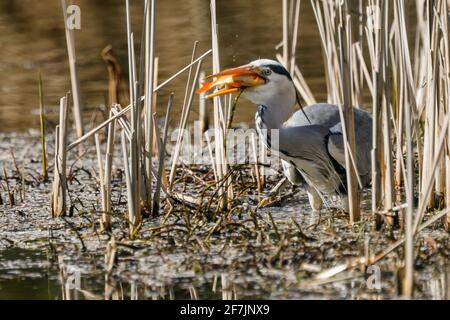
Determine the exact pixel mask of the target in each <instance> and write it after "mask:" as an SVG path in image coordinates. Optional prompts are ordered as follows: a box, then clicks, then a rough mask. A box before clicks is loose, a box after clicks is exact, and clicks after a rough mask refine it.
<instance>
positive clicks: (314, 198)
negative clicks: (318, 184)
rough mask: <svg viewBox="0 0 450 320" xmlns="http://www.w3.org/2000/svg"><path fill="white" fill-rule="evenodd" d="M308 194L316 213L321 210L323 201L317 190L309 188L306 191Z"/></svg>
mask: <svg viewBox="0 0 450 320" xmlns="http://www.w3.org/2000/svg"><path fill="white" fill-rule="evenodd" d="M306 193H307V194H308V199H309V204H310V205H311V208H312V209H313V210H315V211H319V210H321V209H322V205H323V201H322V198H321V197H320V195H319V193H318V192H317V190H316V189H314V188H313V187H311V186H309V187H308V189H307V190H306Z"/></svg>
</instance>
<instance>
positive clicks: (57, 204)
mask: <svg viewBox="0 0 450 320" xmlns="http://www.w3.org/2000/svg"><path fill="white" fill-rule="evenodd" d="M69 99H70V93H67V94H66V96H65V97H62V98H61V100H60V107H59V125H58V126H56V131H55V135H56V138H55V145H56V146H57V148H56V151H55V164H54V168H55V172H54V178H53V192H52V216H53V217H62V216H65V214H66V198H67V180H66V158H67V109H68V105H69Z"/></svg>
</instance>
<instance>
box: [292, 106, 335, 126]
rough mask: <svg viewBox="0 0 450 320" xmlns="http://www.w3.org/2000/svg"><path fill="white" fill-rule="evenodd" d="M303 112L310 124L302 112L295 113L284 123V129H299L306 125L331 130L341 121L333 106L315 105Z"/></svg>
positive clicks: (304, 109)
mask: <svg viewBox="0 0 450 320" xmlns="http://www.w3.org/2000/svg"><path fill="white" fill-rule="evenodd" d="M303 111H304V112H305V114H306V115H307V116H308V119H309V120H310V121H311V123H309V122H308V119H306V117H305V115H304V114H303V112H302V110H298V111H296V112H295V113H294V114H293V115H292V116H291V118H290V119H289V120H288V121H287V122H286V123H285V126H286V127H299V126H306V125H311V124H312V125H321V126H324V127H326V128H331V127H332V126H334V125H336V124H337V123H339V122H340V121H341V119H340V116H339V108H338V106H336V105H334V104H328V103H317V104H312V105H309V106H306V107H304V108H303Z"/></svg>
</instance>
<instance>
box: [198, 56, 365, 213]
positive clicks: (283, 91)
mask: <svg viewBox="0 0 450 320" xmlns="http://www.w3.org/2000/svg"><path fill="white" fill-rule="evenodd" d="M208 78H213V81H210V82H205V83H204V84H203V87H202V88H201V89H200V91H208V90H211V89H212V88H216V87H217V88H219V89H220V90H217V91H215V92H214V93H212V94H210V95H209V96H208V97H214V96H218V95H223V94H229V93H233V92H239V91H242V96H243V97H245V98H247V99H248V100H250V101H251V102H252V103H254V104H255V105H256V115H255V124H256V130H257V132H258V134H259V136H260V138H262V139H264V142H265V145H266V146H267V147H268V148H271V149H272V150H273V151H275V152H276V153H277V154H278V155H279V156H280V158H281V159H282V166H283V172H284V174H285V176H286V177H287V179H288V180H289V181H290V182H291V183H292V184H294V185H296V184H300V183H301V182H302V178H303V179H304V181H305V182H306V183H307V185H308V187H307V194H308V198H309V202H310V204H311V207H312V208H313V210H320V209H321V208H322V206H323V201H324V199H325V198H324V196H330V195H338V196H340V197H341V199H345V197H346V196H347V192H346V169H345V167H346V165H345V149H344V141H343V134H342V123H341V117H340V111H339V106H337V105H333V104H328V103H318V104H314V105H310V106H307V107H304V108H302V107H301V106H300V103H299V95H298V92H297V90H296V88H295V85H294V82H293V80H292V77H291V75H290V74H289V72H288V71H287V70H286V69H285V68H284V67H283V66H282V65H281V64H280V63H279V62H277V61H274V60H269V59H259V60H255V61H252V62H250V63H249V64H246V65H243V66H240V67H237V68H232V69H227V70H224V71H222V72H220V73H218V74H215V75H212V76H209V77H208ZM353 111H354V119H355V135H356V146H357V150H356V160H355V162H356V167H357V171H358V174H359V178H360V182H361V183H362V184H363V185H367V184H368V183H370V177H371V159H370V151H371V147H372V118H371V116H370V115H369V113H367V112H366V111H363V110H362V109H359V108H353ZM273 129H278V136H279V141H278V146H274V145H273V143H272V141H271V138H270V136H271V135H270V132H271V130H273ZM345 203H347V201H345V200H344V204H345ZM344 208H345V207H344Z"/></svg>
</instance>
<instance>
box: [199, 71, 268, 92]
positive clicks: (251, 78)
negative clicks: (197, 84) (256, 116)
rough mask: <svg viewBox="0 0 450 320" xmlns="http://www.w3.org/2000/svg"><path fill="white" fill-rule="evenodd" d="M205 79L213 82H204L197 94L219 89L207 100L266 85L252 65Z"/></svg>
mask: <svg viewBox="0 0 450 320" xmlns="http://www.w3.org/2000/svg"><path fill="white" fill-rule="evenodd" d="M205 79H212V81H208V82H203V83H202V85H203V86H202V87H201V88H200V89H199V90H197V93H202V92H206V91H209V90H211V89H213V88H216V87H217V88H219V90H217V91H216V92H214V93H211V94H209V95H207V96H206V98H207V99H209V98H213V97H217V96H220V95H224V94H228V93H233V92H239V91H242V90H243V89H245V88H248V87H255V86H259V85H262V84H265V83H266V80H265V79H264V77H262V76H261V75H260V74H259V70H258V68H257V67H253V66H251V65H244V66H241V67H237V68H232V69H226V70H223V71H221V72H219V73H216V74H213V75H210V76H207V77H206V78H205Z"/></svg>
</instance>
